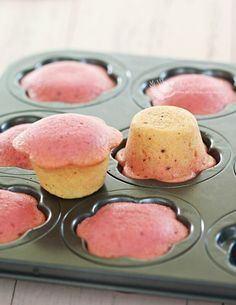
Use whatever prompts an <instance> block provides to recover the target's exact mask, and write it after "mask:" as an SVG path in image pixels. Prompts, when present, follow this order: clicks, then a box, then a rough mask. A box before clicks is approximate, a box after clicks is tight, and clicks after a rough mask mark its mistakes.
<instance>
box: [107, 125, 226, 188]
mask: <svg viewBox="0 0 236 305" xmlns="http://www.w3.org/2000/svg"><path fill="white" fill-rule="evenodd" d="M128 132H129V129H126V130H124V131H123V138H124V140H123V141H122V142H121V144H120V145H119V146H118V147H116V148H115V149H114V150H113V151H112V153H111V162H110V166H109V169H108V173H109V174H110V175H111V176H113V177H114V178H116V179H118V180H121V181H123V182H126V183H128V184H133V185H136V186H143V187H151V188H156V187H161V188H176V187H184V186H187V185H194V184H197V183H199V182H202V181H205V180H207V179H209V178H211V177H213V176H215V175H216V174H218V173H219V172H221V171H222V170H223V169H224V167H225V166H226V164H227V162H228V161H229V158H230V155H231V148H230V145H229V143H228V142H227V141H226V139H224V138H223V137H222V136H221V135H219V134H218V133H216V132H215V131H213V130H211V129H209V128H206V127H201V126H200V132H201V136H202V140H203V142H204V144H205V145H206V147H207V152H208V154H209V155H211V156H212V157H213V158H214V159H215V160H216V165H215V166H213V167H211V168H208V169H205V170H203V171H201V172H200V173H199V174H198V175H197V176H196V177H194V178H193V179H191V180H187V181H184V182H179V183H169V182H163V181H159V180H154V179H134V178H129V177H127V176H125V175H124V174H123V173H122V172H123V167H122V166H121V165H120V164H119V163H118V161H117V160H116V154H117V153H118V151H119V150H121V149H122V148H124V147H125V145H126V141H127V137H128ZM157 170H158V169H157Z"/></svg>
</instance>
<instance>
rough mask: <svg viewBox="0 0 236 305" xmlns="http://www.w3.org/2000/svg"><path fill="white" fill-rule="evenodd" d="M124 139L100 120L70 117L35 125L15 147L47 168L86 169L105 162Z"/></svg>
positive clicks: (39, 122)
mask: <svg viewBox="0 0 236 305" xmlns="http://www.w3.org/2000/svg"><path fill="white" fill-rule="evenodd" d="M121 139H122V135H121V133H120V132H119V131H118V130H116V129H115V128H112V127H110V126H108V125H106V123H105V122H104V121H103V120H101V119H99V118H97V117H93V116H86V115H80V114H73V113H66V114H56V115H52V116H49V117H46V118H44V119H41V120H39V121H37V122H35V123H34V124H31V126H30V128H27V130H25V132H23V133H21V134H20V135H19V136H18V137H16V138H15V140H14V141H13V146H14V147H15V148H16V149H17V151H19V152H22V153H25V154H27V155H29V157H30V159H31V161H33V162H34V163H36V164H38V165H40V166H42V167H44V168H58V167H62V166H67V165H78V166H81V167H84V166H90V165H94V164H97V163H99V162H101V161H103V160H104V159H105V158H106V157H107V155H108V154H109V153H110V149H111V148H112V147H114V146H116V145H118V144H119V143H120V142H121Z"/></svg>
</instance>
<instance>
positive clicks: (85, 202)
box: [0, 50, 236, 303]
mask: <svg viewBox="0 0 236 305" xmlns="http://www.w3.org/2000/svg"><path fill="white" fill-rule="evenodd" d="M62 59H69V60H74V59H75V60H79V61H81V60H82V61H88V62H91V63H95V64H96V63H97V64H100V65H103V66H104V67H105V68H106V69H107V71H108V74H111V75H112V74H113V76H114V77H118V85H117V87H116V88H114V89H113V90H110V91H109V92H107V93H105V94H104V95H101V96H100V97H99V98H98V99H96V100H94V101H91V102H89V103H86V104H83V105H82V104H81V105H69V104H63V103H56V102H55V103H54V102H53V103H46V104H45V103H40V102H33V101H31V100H30V99H29V98H28V97H27V96H26V95H25V92H24V90H23V89H22V88H21V87H20V86H19V79H20V78H21V77H22V75H23V74H24V73H26V72H27V71H30V70H32V69H34V68H37V67H38V66H40V65H42V64H46V63H49V62H51V61H54V60H62ZM191 69H192V70H191ZM235 71H236V66H235V65H233V64H232V65H231V64H230V65H229V64H228V65H224V64H218V63H207V62H206V63H204V62H194V61H179V60H174V59H165V58H154V57H153V58H150V57H140V56H130V55H120V54H112V55H106V54H101V53H91V52H77V51H67V50H65V51H57V52H50V53H44V54H38V55H34V56H31V57H28V58H25V59H22V60H20V61H18V62H16V63H15V64H13V65H12V66H11V67H9V69H7V71H6V72H4V73H3V75H2V78H1V79H0V101H1V113H0V131H1V132H2V131H5V130H6V129H8V128H9V127H11V126H14V125H16V124H20V123H27V122H33V121H35V120H37V119H39V118H41V117H45V116H48V115H51V114H56V113H61V112H63V113H64V112H65V113H67V112H72V113H79V114H85V115H95V116H98V117H100V118H102V119H104V120H105V121H106V123H107V124H108V125H111V126H113V127H115V128H117V129H119V130H123V135H124V138H126V137H127V132H128V127H129V126H130V123H131V120H132V118H133V116H134V115H135V114H136V113H137V112H139V111H140V110H141V109H142V108H146V107H148V106H150V104H149V101H148V99H147V97H146V96H145V95H144V94H143V89H144V87H143V85H145V84H146V83H147V81H149V80H153V79H154V80H155V79H156V78H157V77H159V76H160V75H161V76H162V77H163V78H166V77H168V76H170V74H171V73H172V74H173V73H174V74H176V73H177V74H181V73H185V72H188V73H191V72H197V73H206V74H209V73H213V72H214V75H215V76H218V77H223V78H226V79H228V80H229V81H230V82H231V83H232V85H235V76H234V75H235ZM49 104H50V105H49ZM197 119H198V120H200V121H201V124H202V125H204V126H200V131H201V133H202V138H203V141H204V142H205V144H206V146H207V147H208V149H209V153H210V154H212V155H213V157H214V158H215V159H216V161H217V165H216V166H214V167H212V168H210V169H207V170H204V171H202V172H201V173H200V174H199V175H198V176H197V177H196V178H194V179H192V180H190V181H186V182H183V183H173V184H172V183H163V182H157V181H154V180H137V179H129V178H127V177H125V176H124V175H122V174H121V171H120V168H119V167H118V164H117V162H116V161H115V159H114V155H115V153H116V151H117V150H118V149H120V148H121V146H122V145H124V144H125V140H124V141H123V143H122V145H121V146H119V147H118V148H117V149H114V151H113V152H112V156H111V159H110V162H109V167H108V174H107V176H106V179H105V184H104V186H103V187H102V188H101V189H100V190H98V191H97V192H96V193H95V194H93V195H91V196H88V197H85V198H81V199H70V200H65V199H61V198H57V197H55V196H52V195H50V194H49V193H48V192H46V191H45V190H43V189H42V188H40V186H39V183H38V182H37V178H36V175H35V174H34V172H33V171H29V170H24V169H20V168H14V167H12V168H6V167H2V168H0V186H1V188H4V189H10V190H13V191H23V192H26V193H29V194H31V195H33V196H35V197H36V199H37V200H38V201H39V207H40V208H41V209H42V211H44V212H45V213H46V215H47V216H48V219H47V222H46V223H45V224H43V225H42V226H40V227H38V228H35V229H33V230H30V231H28V232H26V233H25V234H24V235H23V236H22V237H21V238H19V239H18V240H17V241H14V242H12V243H9V244H5V245H1V246H0V275H1V276H4V277H12V278H17V279H28V280H29V279H30V280H34V281H35V280H36V281H46V282H54V283H63V284H69V285H77V286H84V287H85V286H87V287H97V288H107V289H114V290H120V291H129V292H139V293H147V294H161V295H166V296H177V297H185V298H186V297H187V298H199V299H204V300H217V301H221V302H225V303H227V302H228V303H230V302H235V301H236V274H235V271H234V270H235V252H236V246H235V242H234V240H235V233H234V232H235V196H236V188H235V185H236V184H235V183H236V174H235V172H236V171H235V168H236V167H235V159H233V158H232V155H233V153H232V152H235V150H236V141H235V121H236V104H232V105H230V106H228V107H227V108H225V109H224V110H223V111H221V112H218V113H215V114H214V115H207V116H197ZM126 199H129V200H132V201H134V202H138V203H137V204H142V202H143V201H144V202H145V201H147V202H150V201H152V200H157V201H160V202H161V204H164V205H168V206H170V207H171V208H173V209H174V210H175V211H177V214H178V216H177V217H179V219H180V220H181V221H183V223H184V224H187V225H188V226H189V229H190V234H189V236H188V237H187V238H186V239H185V240H183V241H181V242H179V243H177V244H176V245H174V246H173V247H172V249H171V250H170V251H169V252H168V253H167V254H166V255H163V256H162V257H159V258H156V259H153V260H148V261H144V260H136V259H129V258H120V259H102V258H97V257H94V256H93V255H91V254H89V253H88V251H87V248H86V245H85V243H84V242H83V241H81V240H80V239H79V238H78V237H77V236H76V235H75V226H76V224H77V223H78V222H79V221H80V220H82V219H83V217H85V216H89V215H90V214H91V213H93V212H95V211H96V209H97V208H99V207H100V206H102V205H103V204H105V203H107V201H108V202H113V201H117V200H126ZM227 215H228V216H229V218H228V216H227ZM218 257H219V261H218Z"/></svg>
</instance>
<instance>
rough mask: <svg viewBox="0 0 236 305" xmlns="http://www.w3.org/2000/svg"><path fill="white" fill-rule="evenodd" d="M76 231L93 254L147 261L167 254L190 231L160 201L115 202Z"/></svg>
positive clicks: (89, 218)
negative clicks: (158, 202)
mask: <svg viewBox="0 0 236 305" xmlns="http://www.w3.org/2000/svg"><path fill="white" fill-rule="evenodd" d="M76 234H77V235H78V236H79V237H80V238H81V239H82V240H84V241H85V242H86V245H87V249H88V252H89V253H90V254H92V255H94V256H97V257H101V258H117V257H129V258H136V259H145V260H147V259H154V258H157V257H160V256H162V255H164V254H166V253H167V252H168V251H169V250H170V249H171V247H172V246H173V245H174V244H176V243H177V242H180V241H181V240H184V239H185V238H186V237H187V236H188V234H189V231H188V229H187V228H186V227H185V225H183V224H182V223H181V222H180V221H178V220H177V219H176V214H175V212H174V211H173V210H172V209H171V208H169V207H166V206H163V205H161V204H157V203H142V204H141V203H140V204H138V203H133V202H115V203H111V204H107V205H105V206H103V207H102V208H100V209H99V210H98V211H97V212H96V214H95V215H93V216H91V217H87V218H86V219H84V220H83V221H82V222H81V223H79V224H78V226H77V228H76Z"/></svg>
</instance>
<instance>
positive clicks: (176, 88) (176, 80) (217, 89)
mask: <svg viewBox="0 0 236 305" xmlns="http://www.w3.org/2000/svg"><path fill="white" fill-rule="evenodd" d="M145 93H146V94H147V95H148V96H149V97H150V99H151V102H152V105H153V106H156V105H170V106H177V107H181V108H184V109H186V110H188V111H190V112H192V113H193V114H196V115H197V114H199V115H206V114H213V113H216V112H219V111H221V110H222V109H224V108H225V107H226V106H227V105H229V104H231V103H234V102H236V92H235V91H234V90H233V86H232V85H231V84H230V82H228V81H226V80H224V79H220V78H216V77H211V76H207V75H203V74H183V75H177V76H174V77H170V78H168V79H167V80H165V81H163V82H162V83H159V84H156V85H153V86H151V87H149V88H148V89H147V90H146V92H145Z"/></svg>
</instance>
